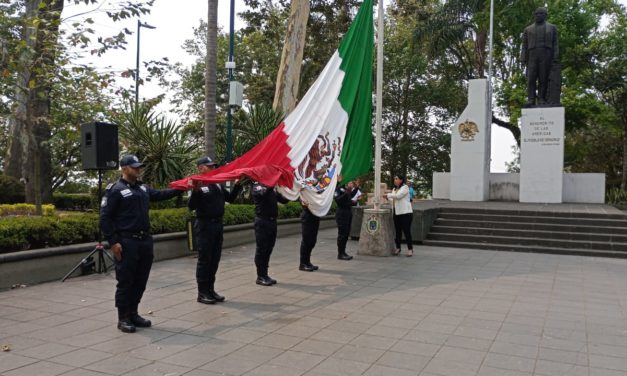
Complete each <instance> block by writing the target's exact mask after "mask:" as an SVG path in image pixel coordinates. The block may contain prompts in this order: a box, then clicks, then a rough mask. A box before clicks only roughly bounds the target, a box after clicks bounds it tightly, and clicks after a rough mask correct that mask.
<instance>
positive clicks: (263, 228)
mask: <svg viewBox="0 0 627 376" xmlns="http://www.w3.org/2000/svg"><path fill="white" fill-rule="evenodd" d="M252 191H253V192H252V195H253V202H254V203H255V241H256V243H257V249H256V251H255V267H256V268H257V280H256V282H255V283H256V284H258V285H261V286H272V285H274V284H276V283H277V281H276V279H274V278H270V276H269V275H268V267H269V265H270V255H272V250H273V249H274V244H275V243H276V232H277V224H276V220H277V217H278V216H279V207H278V206H277V202H280V203H282V204H287V203H288V202H289V200H288V199H286V198H285V197H283V196H281V195H280V194H279V193H278V192H277V191H276V189H275V188H274V187H268V186H266V185H263V184H261V183H259V182H255V183H253V188H252Z"/></svg>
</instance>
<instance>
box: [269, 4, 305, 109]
mask: <svg viewBox="0 0 627 376" xmlns="http://www.w3.org/2000/svg"><path fill="white" fill-rule="evenodd" d="M308 19H309V0H292V3H291V5H290V16H289V19H288V24H287V31H286V33H285V44H283V52H282V53H281V65H280V66H279V72H278V74H277V79H276V90H275V92H274V102H273V104H272V107H273V108H274V109H275V110H276V111H278V112H284V113H289V112H290V111H292V110H293V109H294V107H295V106H296V99H297V97H298V84H299V83H300V68H301V66H302V64H303V52H304V50H305V36H306V34H307V20H308Z"/></svg>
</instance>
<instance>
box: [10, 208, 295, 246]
mask: <svg viewBox="0 0 627 376" xmlns="http://www.w3.org/2000/svg"><path fill="white" fill-rule="evenodd" d="M51 207H52V206H51ZM301 211H302V209H301V207H300V204H299V203H297V202H292V203H289V204H287V205H279V217H280V218H294V217H298V216H299V214H300V212H301ZM189 216H190V213H189V210H187V208H178V209H160V210H151V211H150V225H151V232H152V233H153V234H164V233H170V232H180V231H185V226H186V223H187V219H188V218H189ZM254 218H255V207H254V205H227V206H226V208H225V213H224V224H225V225H236V224H242V223H251V222H253V220H254ZM97 234H98V214H97V213H71V214H65V215H53V214H50V215H48V216H41V217H40V216H14V217H10V218H9V217H5V218H2V217H0V253H6V252H16V251H21V250H26V249H36V248H43V247H56V246H61V245H66V244H76V243H85V242H90V241H96V238H97V236H98V235H97Z"/></svg>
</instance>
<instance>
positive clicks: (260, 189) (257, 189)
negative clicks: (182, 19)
mask: <svg viewBox="0 0 627 376" xmlns="http://www.w3.org/2000/svg"><path fill="white" fill-rule="evenodd" d="M253 190H254V191H255V192H264V191H265V190H266V187H264V186H263V185H261V184H255V185H254V186H253Z"/></svg>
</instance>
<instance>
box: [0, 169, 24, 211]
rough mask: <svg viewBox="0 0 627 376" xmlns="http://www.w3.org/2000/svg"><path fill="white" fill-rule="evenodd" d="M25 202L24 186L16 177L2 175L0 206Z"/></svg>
mask: <svg viewBox="0 0 627 376" xmlns="http://www.w3.org/2000/svg"><path fill="white" fill-rule="evenodd" d="M24 200H26V197H25V193H24V184H23V183H22V182H20V181H19V179H16V178H14V177H11V176H6V175H0V204H15V203H19V202H24Z"/></svg>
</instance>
